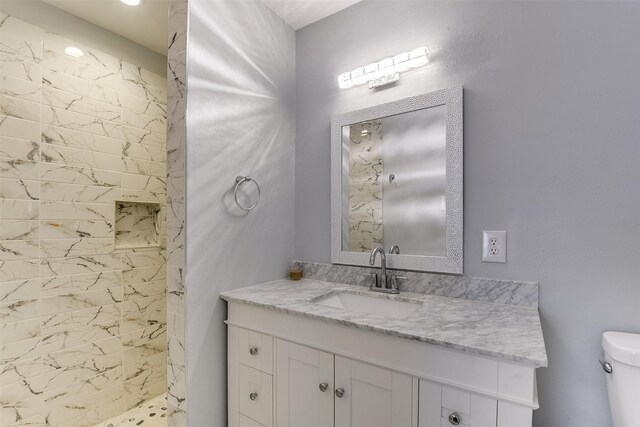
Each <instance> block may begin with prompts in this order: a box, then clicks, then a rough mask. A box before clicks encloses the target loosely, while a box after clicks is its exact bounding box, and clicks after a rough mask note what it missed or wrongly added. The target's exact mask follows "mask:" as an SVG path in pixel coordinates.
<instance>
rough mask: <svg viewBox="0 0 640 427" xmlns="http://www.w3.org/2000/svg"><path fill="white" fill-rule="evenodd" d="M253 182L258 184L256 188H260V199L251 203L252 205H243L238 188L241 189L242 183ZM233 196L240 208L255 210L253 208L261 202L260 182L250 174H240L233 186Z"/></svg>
mask: <svg viewBox="0 0 640 427" xmlns="http://www.w3.org/2000/svg"><path fill="white" fill-rule="evenodd" d="M249 181H251V182H253V183H254V184H255V185H256V188H257V189H258V200H256V202H255V203H254V204H253V205H251V206H250V207H248V208H246V207H244V206H242V205H241V204H240V202H239V201H238V190H239V189H240V187H241V186H242V184H244V183H245V182H249ZM233 198H234V199H235V200H236V205H238V207H239V208H240V209H242V210H243V211H247V212H249V211H251V210H253V208H255V207H256V206H258V203H260V186H259V185H258V183H257V182H256V180H255V179H253V178H251V177H248V176H242V175H238V176H236V185H235V187H234V188H233Z"/></svg>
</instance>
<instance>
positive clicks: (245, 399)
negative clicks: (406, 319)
mask: <svg viewBox="0 0 640 427" xmlns="http://www.w3.org/2000/svg"><path fill="white" fill-rule="evenodd" d="M227 324H228V331H229V333H228V392H229V396H228V410H229V414H228V416H229V427H450V426H456V425H459V426H463V427H531V418H532V411H533V409H535V408H536V407H537V395H536V387H535V367H528V366H524V365H519V364H514V363H511V362H506V361H502V360H497V359H493V358H490V357H486V356H479V355H475V354H470V353H466V352H461V351H455V350H451V349H447V348H442V347H439V346H434V345H429V344H424V343H419V342H415V341H412V340H408V339H403V338H399V337H395V336H389V335H385V334H381V333H375V332H370V331H364V330H360V329H358V328H353V327H346V326H342V325H339V324H337V323H331V322H323V321H319V320H315V319H312V318H308V317H304V316H302V317H301V316H293V315H290V314H286V313H282V312H278V311H275V310H269V309H265V308H262V307H256V306H252V305H246V304H234V303H230V304H229V319H228V320H227Z"/></svg>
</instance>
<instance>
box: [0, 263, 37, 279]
mask: <svg viewBox="0 0 640 427" xmlns="http://www.w3.org/2000/svg"><path fill="white" fill-rule="evenodd" d="M39 266H40V260H39V259H22V260H19V261H0V281H13V280H22V279H32V278H34V277H38V274H39V272H38V268H39Z"/></svg>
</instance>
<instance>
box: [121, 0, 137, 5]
mask: <svg viewBox="0 0 640 427" xmlns="http://www.w3.org/2000/svg"><path fill="white" fill-rule="evenodd" d="M120 1H121V2H122V3H124V4H126V5H127V6H138V5H139V4H140V3H142V0H120Z"/></svg>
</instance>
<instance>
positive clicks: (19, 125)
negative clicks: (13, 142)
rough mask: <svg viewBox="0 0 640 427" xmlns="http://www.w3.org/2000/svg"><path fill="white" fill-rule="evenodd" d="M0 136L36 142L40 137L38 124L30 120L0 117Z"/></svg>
mask: <svg viewBox="0 0 640 427" xmlns="http://www.w3.org/2000/svg"><path fill="white" fill-rule="evenodd" d="M0 135H2V136H8V137H12V138H19V139H28V140H36V141H37V140H38V137H39V135H40V124H39V123H38V122H34V121H31V120H24V119H20V118H17V117H11V116H5V115H0Z"/></svg>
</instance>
